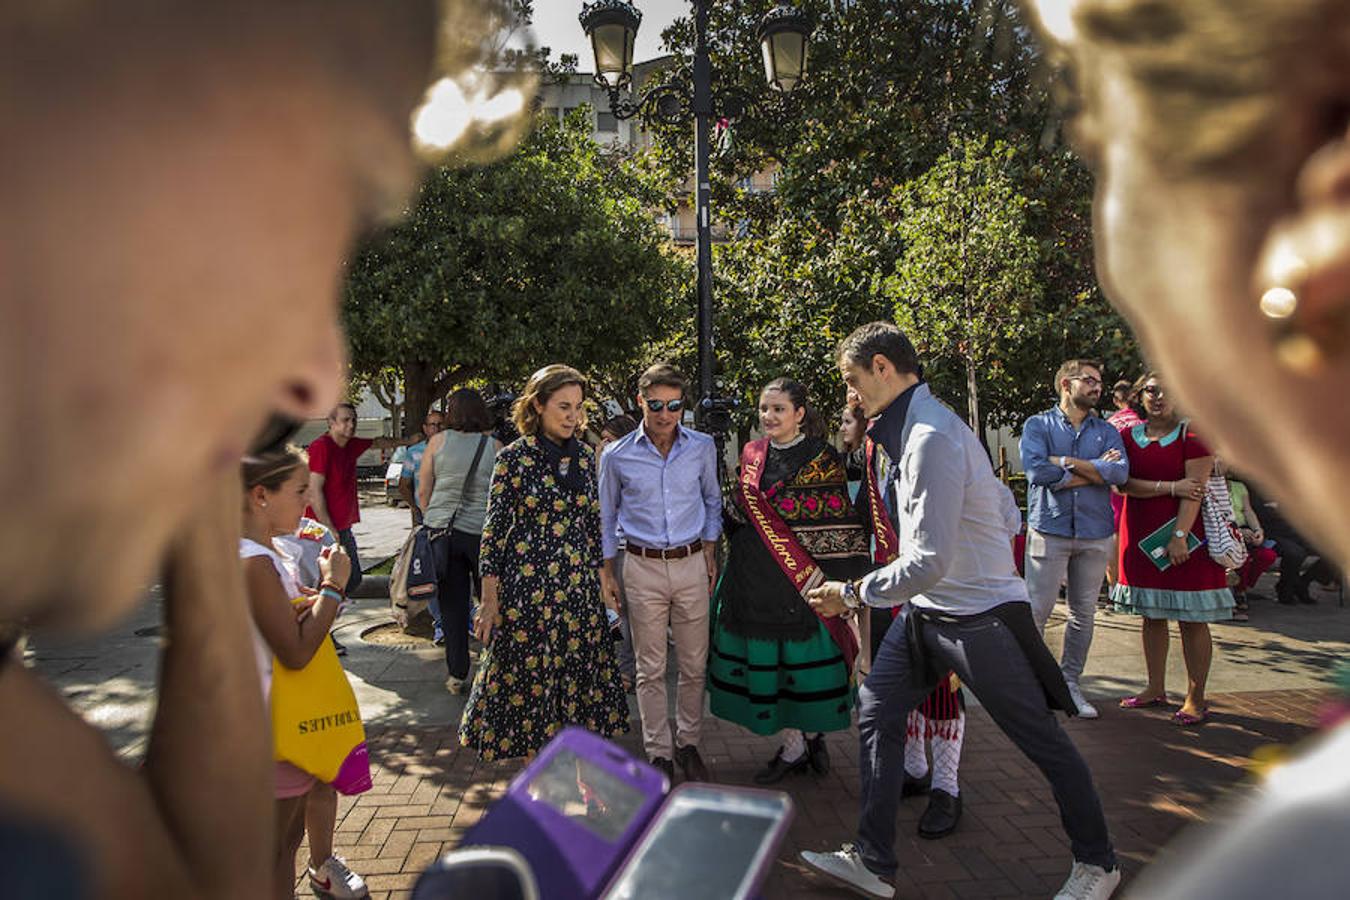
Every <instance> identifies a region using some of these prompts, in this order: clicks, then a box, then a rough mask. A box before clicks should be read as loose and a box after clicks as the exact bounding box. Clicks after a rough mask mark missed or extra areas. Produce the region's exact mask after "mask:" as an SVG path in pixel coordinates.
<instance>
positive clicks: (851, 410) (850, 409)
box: [841, 403, 867, 450]
mask: <svg viewBox="0 0 1350 900" xmlns="http://www.w3.org/2000/svg"><path fill="white" fill-rule="evenodd" d="M843 412H846V413H848V414H849V415H850V416H852V417H853V421H855V422H857V423H858V424H859V425H861V426H862V431H863V434H866V433H867V415H866V414H865V413H863V408H862V404H860V403H845V404H844V409H843ZM858 446H859V447H860V446H862V443H861V442H859V444H858ZM841 449H843V450H856V449H858V448H857V447H848V446H845V447H842V448H841Z"/></svg>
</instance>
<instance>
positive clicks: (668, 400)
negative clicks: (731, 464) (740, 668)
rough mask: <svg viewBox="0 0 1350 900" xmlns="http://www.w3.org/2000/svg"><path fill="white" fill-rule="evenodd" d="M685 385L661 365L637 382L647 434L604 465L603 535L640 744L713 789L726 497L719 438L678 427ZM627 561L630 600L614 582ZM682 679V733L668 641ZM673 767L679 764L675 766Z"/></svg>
mask: <svg viewBox="0 0 1350 900" xmlns="http://www.w3.org/2000/svg"><path fill="white" fill-rule="evenodd" d="M684 392H685V380H684V376H683V375H682V374H680V372H679V371H677V370H676V369H675V368H674V367H672V366H669V365H666V364H664V363H658V364H657V365H654V366H652V367H651V368H649V369H647V371H645V372H643V373H642V377H641V378H640V379H638V397H637V401H638V407H639V408H640V409H641V410H642V427H641V428H638V429H637V430H636V431H632V432H630V433H628V434H626V435H624V436H623V437H621V438H619V439H618V440H617V441H615V442H614V443H613V444H611V445H610V446H609V447H608V448H607V449H606V450H605V452H604V455H603V456H602V457H601V458H600V528H601V540H602V543H603V548H602V549H603V552H604V560H605V562H604V568H603V569H602V570H601V573H600V584H601V590H602V591H604V594H605V598H606V602H608V603H609V604H610V605H611V606H612V607H613V608H616V609H617V608H619V604H620V603H621V602H622V603H624V604H626V609H623V610H622V612H623V614H624V615H626V616H628V617H629V623H630V624H631V626H632V633H633V651H634V654H635V656H636V657H637V701H638V713H639V714H640V715H641V717H642V742H643V746H644V748H645V750H646V753H647V757H648V758H649V759H650V760H651V762H652V765H654V766H656V767H657V768H659V769H661V770H662V771H663V772H665V774H666V776H667V777H668V778H671V779H672V780H673V779H674V774H675V767H674V762H678V763H679V764H680V768H681V769H682V770H683V772H684V776H685V778H686V779H689V780H691V781H707V780H708V769H707V767H706V766H705V765H704V763H703V759H702V757H701V756H700V755H699V752H698V741H699V734H700V730H701V728H702V724H703V688H704V680H705V672H706V670H707V663H708V600H709V597H710V596H711V592H712V585H713V582H714V580H715V579H716V577H717V562H716V558H715V556H714V551H715V548H716V544H717V539H718V537H719V536H720V535H721V533H722V491H721V486H720V485H719V484H718V482H717V451H716V448H715V446H714V444H713V440H712V438H710V437H709V436H707V435H706V434H700V433H699V432H697V431H691V430H690V429H688V428H682V427H681V426H680V417H681V415H682V414H683V412H684V408H685V399H684ZM620 536H622V537H623V539H624V541H625V545H624V548H623V550H622V552H624V553H625V554H627V555H626V557H625V559H624V563H623V575H624V591H623V594H622V596H621V595H620V592H619V588H618V582H617V579H616V578H615V573H614V560H615V557H616V556H617V555H618V554H619V553H620V552H621V551H620V549H619V538H620ZM667 630H669V633H670V635H671V637H673V639H674V642H675V659H676V665H677V667H678V669H679V681H678V684H677V687H676V701H675V733H674V737H673V739H672V735H671V728H670V721H669V714H668V703H667V697H666V635H667ZM672 760H674V762H672Z"/></svg>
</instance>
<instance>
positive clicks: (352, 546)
mask: <svg viewBox="0 0 1350 900" xmlns="http://www.w3.org/2000/svg"><path fill="white" fill-rule="evenodd" d="M338 543H340V544H342V549H343V550H346V551H347V556H348V557H349V558H350V559H351V561H352V574H351V575H350V576H348V578H347V596H348V597H350V596H351V595H352V593H353V592H354V591H355V590H356V589H357V588H358V587H360V586H361V556H360V554H358V553H357V552H356V538H355V537H354V536H353V535H352V530H351V529H350V528H344V529H342V530H341V531H339V532H338Z"/></svg>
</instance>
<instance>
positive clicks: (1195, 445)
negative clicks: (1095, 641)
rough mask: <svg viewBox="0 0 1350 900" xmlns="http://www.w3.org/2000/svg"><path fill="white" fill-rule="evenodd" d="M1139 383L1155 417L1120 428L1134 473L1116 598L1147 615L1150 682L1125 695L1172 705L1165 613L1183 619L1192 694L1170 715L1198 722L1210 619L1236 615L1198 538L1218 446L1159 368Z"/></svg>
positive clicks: (1128, 702) (1139, 702) (1223, 579)
mask: <svg viewBox="0 0 1350 900" xmlns="http://www.w3.org/2000/svg"><path fill="white" fill-rule="evenodd" d="M1139 391H1140V399H1141V400H1142V402H1143V405H1144V412H1145V414H1146V416H1147V419H1146V420H1145V421H1144V422H1143V423H1141V424H1138V425H1134V426H1132V427H1130V428H1126V429H1124V430H1123V431H1122V432H1121V436H1122V437H1123V438H1124V440H1125V450H1126V454H1127V455H1128V457H1129V460H1130V478H1129V481H1127V482H1126V484H1125V495H1126V500H1125V513H1124V515H1123V516H1122V517H1121V523H1120V576H1119V580H1118V581H1117V583H1116V585H1115V587H1114V588H1113V589H1112V591H1111V600H1112V602H1113V603H1114V604H1115V608H1116V610H1117V611H1118V612H1129V613H1134V614H1136V615H1140V616H1143V620H1144V621H1143V627H1142V635H1143V643H1144V662H1145V664H1146V666H1147V668H1148V686H1147V687H1145V688H1144V690H1143V691H1141V692H1140V693H1138V694H1136V695H1135V696H1133V697H1126V698H1125V699H1124V700H1121V701H1120V705H1121V706H1123V707H1125V708H1127V709H1133V708H1137V707H1142V706H1162V705H1166V703H1167V691H1166V688H1165V684H1164V680H1165V678H1166V674H1167V649H1168V643H1169V640H1170V637H1169V633H1168V625H1167V623H1168V621H1173V620H1174V621H1176V622H1177V624H1178V626H1179V627H1180V629H1181V652H1182V654H1183V655H1184V656H1185V659H1186V675H1187V682H1188V684H1187V689H1186V700H1185V702H1184V703H1183V704H1182V706H1181V709H1180V710H1178V711H1177V712H1176V714H1175V715H1174V716H1173V717H1172V718H1173V720H1174V721H1175V722H1176V723H1177V724H1179V725H1196V724H1199V723H1201V722H1203V721H1204V720H1205V717H1206V714H1207V710H1208V704H1207V703H1206V702H1205V682H1206V680H1207V679H1208V678H1209V666H1210V661H1211V660H1212V658H1213V655H1214V645H1213V641H1212V640H1211V638H1210V634H1209V623H1210V622H1218V621H1227V620H1228V619H1231V618H1232V617H1233V595H1232V593H1231V592H1229V590H1228V584H1227V573H1226V572H1225V571H1224V569H1223V567H1222V566H1220V565H1218V564H1217V563H1215V562H1214V561H1213V560H1211V559H1210V558H1209V554H1208V553H1207V552H1205V550H1204V549H1203V548H1202V547H1197V546H1195V541H1196V540H1200V541H1203V540H1204V537H1205V534H1204V526H1203V524H1202V523H1201V520H1200V497H1201V496H1202V495H1203V492H1204V486H1205V481H1206V480H1207V479H1208V478H1209V476H1210V472H1211V471H1212V470H1213V468H1214V455H1213V453H1211V452H1210V449H1209V448H1208V447H1207V446H1205V445H1204V444H1203V443H1201V442H1200V439H1199V438H1197V437H1196V436H1195V434H1194V432H1192V431H1191V430H1190V427H1189V425H1188V424H1187V422H1186V421H1185V420H1184V419H1180V418H1178V417H1177V413H1176V410H1175V409H1174V408H1173V406H1172V402H1171V400H1170V398H1169V397H1168V396H1167V393H1166V391H1165V389H1164V388H1163V385H1162V383H1161V382H1160V381H1159V380H1158V377H1157V375H1156V374H1154V373H1152V372H1150V373H1148V374H1147V375H1145V376H1144V377H1143V378H1142V379H1140V384H1139ZM1164 529H1165V530H1166V533H1164V534H1161V535H1159V534H1157V533H1158V532H1159V531H1162V530H1164ZM1150 537H1152V540H1150ZM1141 545H1142V546H1141Z"/></svg>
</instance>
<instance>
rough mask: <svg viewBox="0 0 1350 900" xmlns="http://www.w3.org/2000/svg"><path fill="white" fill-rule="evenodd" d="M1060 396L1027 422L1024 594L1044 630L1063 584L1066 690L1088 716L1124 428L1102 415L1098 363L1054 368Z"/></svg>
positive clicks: (1121, 477) (1092, 713)
mask: <svg viewBox="0 0 1350 900" xmlns="http://www.w3.org/2000/svg"><path fill="white" fill-rule="evenodd" d="M1055 385H1056V386H1057V387H1058V388H1059V403H1058V404H1057V405H1055V406H1052V407H1050V408H1049V409H1048V410H1046V411H1045V412H1042V413H1037V414H1036V415H1034V416H1032V417H1031V418H1029V419H1027V421H1026V424H1025V425H1024V426H1023V428H1022V443H1021V451H1022V467H1023V469H1024V470H1025V471H1026V474H1027V552H1026V573H1027V593H1028V594H1030V595H1031V612H1032V616H1033V617H1034V618H1035V620H1036V627H1037V628H1039V629H1041V630H1042V631H1044V630H1045V622H1046V620H1047V619H1049V618H1050V610H1052V609H1053V608H1054V606H1055V600H1056V599H1057V598H1058V596H1059V586H1060V585H1061V584H1063V583H1066V582H1067V584H1068V588H1067V591H1066V594H1065V598H1066V600H1067V601H1068V606H1069V621H1068V624H1067V625H1066V626H1065V628H1064V652H1063V654H1062V656H1061V658H1060V668H1061V669H1062V670H1063V672H1064V680H1065V681H1066V682H1068V685H1069V695H1070V696H1071V697H1073V701H1074V703H1076V704H1077V705H1078V714H1079V715H1080V716H1082V717H1083V718H1085V719H1095V718H1097V710H1096V708H1095V707H1094V706H1093V705H1092V704H1091V703H1089V702H1088V701H1087V699H1086V698H1085V697H1084V696H1083V692H1082V691H1081V690H1079V688H1078V679H1079V676H1081V675H1082V674H1083V665H1084V663H1086V662H1087V654H1088V649H1089V648H1090V647H1091V646H1092V626H1093V617H1094V616H1095V615H1096V614H1097V595H1098V594H1099V593H1100V592H1101V589H1102V580H1103V579H1104V578H1105V577H1106V567H1107V564H1108V562H1109V561H1110V558H1111V553H1112V550H1113V548H1114V547H1115V540H1114V536H1115V517H1114V514H1113V513H1112V510H1111V485H1113V484H1117V485H1119V484H1124V483H1125V479H1126V477H1128V475H1129V463H1128V462H1126V460H1125V444H1124V442H1122V441H1121V438H1120V432H1118V431H1116V429H1115V428H1114V427H1112V426H1111V425H1110V424H1109V423H1108V422H1106V421H1105V420H1103V419H1102V418H1101V417H1099V416H1098V415H1097V412H1096V409H1097V402H1098V401H1099V400H1101V396H1102V386H1103V385H1102V370H1101V366H1100V365H1098V364H1097V363H1095V362H1093V361H1092V360H1087V359H1071V360H1068V361H1067V362H1065V363H1064V364H1063V365H1062V366H1060V367H1059V371H1058V372H1057V373H1056V374H1055Z"/></svg>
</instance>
